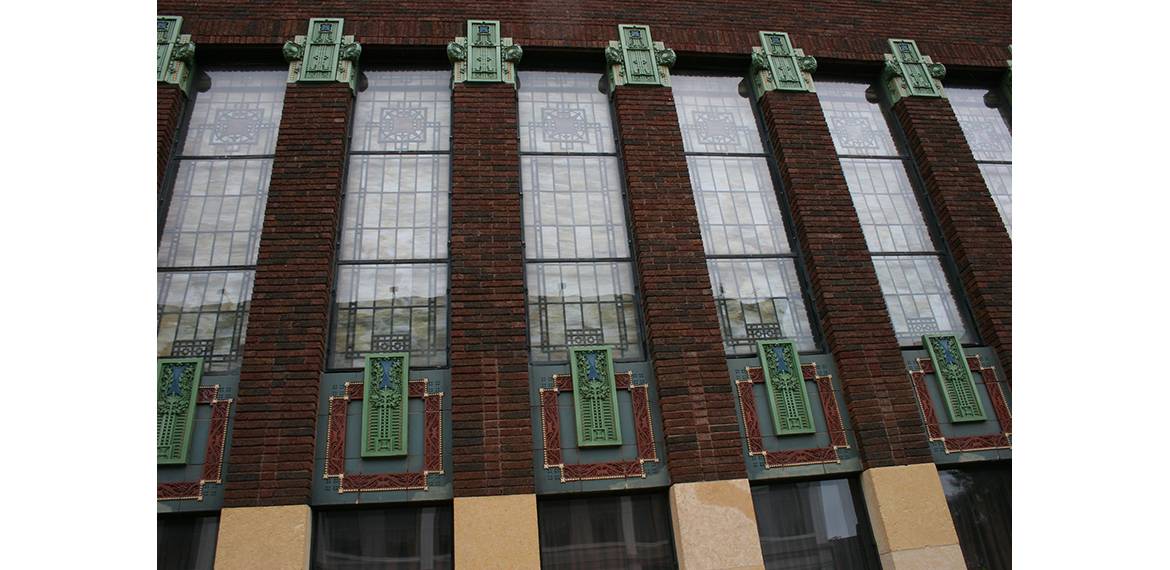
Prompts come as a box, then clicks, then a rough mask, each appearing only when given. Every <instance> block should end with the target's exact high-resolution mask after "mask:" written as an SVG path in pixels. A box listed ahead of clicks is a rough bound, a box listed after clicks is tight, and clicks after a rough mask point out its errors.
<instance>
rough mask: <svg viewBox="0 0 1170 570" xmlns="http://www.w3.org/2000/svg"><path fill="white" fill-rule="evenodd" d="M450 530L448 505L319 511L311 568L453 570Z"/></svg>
mask: <svg viewBox="0 0 1170 570" xmlns="http://www.w3.org/2000/svg"><path fill="white" fill-rule="evenodd" d="M452 527H453V517H452V513H451V505H450V503H448V504H446V505H438V506H433V507H411V506H403V507H394V508H383V509H364V510H356V511H355V510H348V511H317V512H316V513H315V518H314V521H313V543H314V544H313V566H312V568H313V570H368V569H371V568H378V569H383V568H396V569H397V568H410V569H418V570H451V569H452V568H454V567H455V565H454V560H453V553H454V540H453V536H454V533H453V531H452Z"/></svg>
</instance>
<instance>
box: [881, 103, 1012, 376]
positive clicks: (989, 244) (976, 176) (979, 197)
mask: <svg viewBox="0 0 1170 570" xmlns="http://www.w3.org/2000/svg"><path fill="white" fill-rule="evenodd" d="M894 115H895V116H897V118H898V123H899V124H900V125H901V127H902V132H904V133H905V134H906V140H907V141H908V142H909V144H910V152H911V153H912V154H913V156H914V161H915V162H916V163H917V165H918V171H919V172H921V173H922V177H923V179H924V180H925V182H926V192H927V195H928V196H929V197H930V203H931V206H932V207H933V208H934V213H935V215H936V216H938V220H939V224H940V225H941V226H942V233H943V238H944V239H946V242H947V247H949V248H950V250H951V254H952V256H954V259H955V265H957V266H958V269H959V277H960V278H961V279H962V281H963V289H964V290H965V291H966V293H967V299H968V300H969V301H970V302H971V306H972V308H973V309H974V311H975V319H976V321H978V327H979V331H980V333H981V334H982V336H983V342H984V343H985V344H987V345H989V346H991V347H992V348H994V349H995V352H996V355H998V356H999V360H1000V364H1002V365H1003V368H1004V373H1005V375H1006V376H1007V379H1008V383H1009V385H1010V383H1011V378H1012V375H1011V371H1012V240H1011V238H1010V237H1009V236H1008V233H1007V229H1006V228H1005V227H1004V225H1003V218H1001V217H1000V215H999V211H998V210H996V208H995V202H994V201H993V200H992V199H991V194H990V193H989V192H988V190H987V185H986V183H985V182H984V180H983V175H982V174H981V173H980V172H979V165H978V164H976V163H975V158H974V157H973V156H972V154H971V148H970V147H969V146H967V139H966V137H964V136H963V129H962V127H960V126H959V122H958V120H957V119H955V113H954V110H953V109H952V108H951V105H950V103H949V102H948V101H947V100H946V99H937V98H925V97H909V98H904V99H902V100H901V101H898V103H896V104H895V105H894Z"/></svg>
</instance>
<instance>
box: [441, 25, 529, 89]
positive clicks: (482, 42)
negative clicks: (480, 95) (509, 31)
mask: <svg viewBox="0 0 1170 570" xmlns="http://www.w3.org/2000/svg"><path fill="white" fill-rule="evenodd" d="M523 55H524V50H522V49H521V48H520V46H519V45H515V44H513V43H512V38H501V37H500V22H499V21H498V20H468V21H467V37H465V38H464V37H457V38H455V41H453V42H451V43H449V44H447V59H448V60H450V61H451V64H452V66H453V68H452V75H451V82H452V83H464V82H480V83H499V82H503V83H509V84H512V85H515V84H516V64H517V63H519V62H520V58H521V57H522V56H523Z"/></svg>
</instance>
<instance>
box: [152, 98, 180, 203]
mask: <svg viewBox="0 0 1170 570" xmlns="http://www.w3.org/2000/svg"><path fill="white" fill-rule="evenodd" d="M186 101H187V96H186V95H184V94H183V91H182V90H181V89H179V86H178V85H171V84H170V83H159V84H158V196H159V197H161V196H162V185H163V178H164V177H166V172H167V162H169V161H170V160H171V147H173V146H174V144H175V131H176V130H178V128H179V121H180V120H182V118H183V103H185V102H186Z"/></svg>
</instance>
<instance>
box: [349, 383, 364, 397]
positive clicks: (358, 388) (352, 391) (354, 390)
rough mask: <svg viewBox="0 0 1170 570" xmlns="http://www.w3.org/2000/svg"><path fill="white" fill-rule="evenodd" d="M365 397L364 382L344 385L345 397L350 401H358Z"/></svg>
mask: <svg viewBox="0 0 1170 570" xmlns="http://www.w3.org/2000/svg"><path fill="white" fill-rule="evenodd" d="M365 395H366V383H365V382H346V383H345V397H346V398H349V399H350V400H360V399H362V398H364V397H365Z"/></svg>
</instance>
